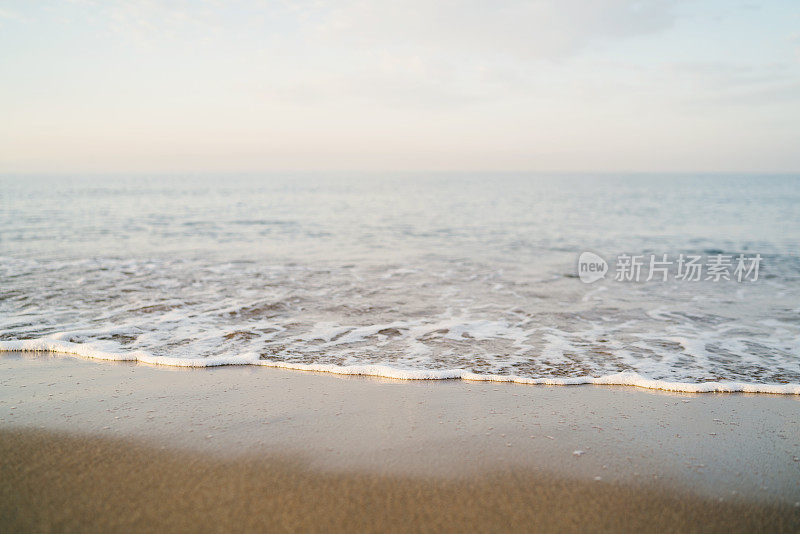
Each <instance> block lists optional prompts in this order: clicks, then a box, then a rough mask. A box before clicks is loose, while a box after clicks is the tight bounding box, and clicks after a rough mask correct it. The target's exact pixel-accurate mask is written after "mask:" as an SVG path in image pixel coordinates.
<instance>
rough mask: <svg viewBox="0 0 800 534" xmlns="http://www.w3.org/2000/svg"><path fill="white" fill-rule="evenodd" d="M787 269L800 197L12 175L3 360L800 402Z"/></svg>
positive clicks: (751, 190)
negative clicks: (16, 357)
mask: <svg viewBox="0 0 800 534" xmlns="http://www.w3.org/2000/svg"><path fill="white" fill-rule="evenodd" d="M799 250H800V176H701V175H697V176H689V175H680V176H671V175H658V176H655V175H644V176H639V175H622V176H620V175H557V176H548V175H511V174H488V173H485V174H440V175H436V174H430V175H425V174H414V175H411V174H407V175H322V174H319V175H314V174H297V175H289V174H284V175H280V174H272V175H263V176H256V175H249V176H239V175H235V176H228V175H216V176H208V175H204V176H148V177H141V176H139V177H132V176H91V177H87V176H47V177H44V176H38V177H26V176H3V177H0V349H3V350H19V349H26V350H57V351H61V352H68V353H73V354H78V355H82V356H87V357H94V358H104V359H118V360H139V361H142V362H149V363H158V364H165V365H180V366H201V367H202V366H210V365H223V364H250V365H268V366H284V367H291V368H297V369H312V370H324V371H330V372H340V373H347V374H372V375H382V376H388V377H395V378H409V379H412V378H418V379H422V378H465V379H492V380H511V381H516V382H528V383H554V384H571V383H613V384H630V385H638V386H643V387H654V388H663V389H672V390H681V391H753V392H771V393H794V394H798V393H800V255H799V254H798V251H799ZM584 251H591V252H593V253H595V254H598V255H599V256H601V257H603V258H604V259H605V260H607V261H608V263H609V272H608V273H607V275H606V277H605V278H604V279H601V280H599V281H596V282H594V283H591V284H587V283H583V282H582V281H581V280H580V279H579V278H578V276H577V261H578V257H579V255H580V254H581V253H582V252H584ZM623 253H624V254H629V255H641V256H643V257H644V258H645V263H646V261H647V258H649V256H650V255H651V254H654V255H657V256H658V257H659V258H660V257H661V256H662V255H663V254H667V255H668V258H669V259H672V260H675V259H677V257H678V256H679V255H680V254H684V255H687V256H688V255H698V256H701V258H702V260H701V261H703V262H706V261H709V259H710V258H713V257H715V256H717V255H719V254H722V255H731V256H734V257H735V256H738V255H739V254H743V255H745V256H747V257H753V256H755V254H759V255H760V257H761V263H760V265H759V273H758V279H757V280H752V279H750V280H744V281H741V282H740V281H737V280H736V279H735V277H734V279H733V280H724V279H723V280H719V281H714V280H705V273H703V274H704V276H703V279H701V280H699V281H686V280H680V279H676V278H675V275H676V274H677V271H676V268H677V266H676V265H672V266H670V271H669V272H668V276H667V278H668V279H667V280H666V281H662V280H661V279H660V277H656V279H653V280H650V281H645V280H644V279H645V277H646V275H645V276H642V279H641V280H640V281H639V282H635V281H618V280H615V279H614V278H615V263H616V258H617V257H618V256H619V255H620V254H623Z"/></svg>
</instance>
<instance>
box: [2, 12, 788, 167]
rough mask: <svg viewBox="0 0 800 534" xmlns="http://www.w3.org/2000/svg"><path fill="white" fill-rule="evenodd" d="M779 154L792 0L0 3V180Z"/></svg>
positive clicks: (783, 145)
mask: <svg viewBox="0 0 800 534" xmlns="http://www.w3.org/2000/svg"><path fill="white" fill-rule="evenodd" d="M799 146H800V2H797V1H796V0H786V1H779V0H775V1H765V2H737V1H687V2H666V1H658V0H655V1H653V0H640V1H626V0H585V1H579V0H560V1H558V0H554V1H543V0H538V1H530V2H520V1H515V0H507V1H497V2H478V1H474V0H472V1H462V2H458V1H441V2H432V1H430V0H408V1H402V0H401V1H395V2H364V1H351V0H343V1H339V2H328V1H325V0H320V1H316V0H303V1H298V2H288V1H286V2H283V1H278V2H268V1H244V0H240V1H232V2H223V1H221V0H220V1H215V0H207V1H197V0H194V1H189V0H186V1H163V2H158V1H155V0H151V1H148V0H128V1H114V0H106V1H91V0H72V1H61V2H56V1H32V0H28V1H4V0H0V172H59V171H63V172H104V171H120V172H150V171H159V172H164V171H166V172H170V171H176V172H179V171H275V170H337V171H338V170H531V171H734V172H736V171H756V172H761V171H778V172H780V171H798V170H800V149H798V147H799Z"/></svg>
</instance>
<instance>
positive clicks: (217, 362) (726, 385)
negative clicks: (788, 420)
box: [0, 334, 800, 395]
mask: <svg viewBox="0 0 800 534" xmlns="http://www.w3.org/2000/svg"><path fill="white" fill-rule="evenodd" d="M59 337H60V335H58V334H56V335H53V336H49V337H45V338H39V339H25V340H7V341H0V352H12V351H22V352H56V353H61V354H71V355H75V356H80V357H84V358H92V359H97V360H109V361H131V362H139V363H144V364H151V365H167V366H173V367H216V366H222V365H259V366H264V367H277V368H282V369H294V370H299V371H317V372H325V373H334V374H340V375H361V376H376V377H384V378H392V379H398V380H454V379H460V380H471V381H486V382H513V383H515V384H539V385H550V386H567V385H581V384H597V385H614V386H634V387H639V388H646V389H658V390H664V391H675V392H685V393H735V392H742V393H770V394H778V395H800V384H758V383H747V382H733V381H718V382H673V381H668V380H655V379H651V378H647V377H645V376H642V375H640V374H638V373H634V372H621V373H613V374H608V375H604V376H599V377H593V376H575V377H563V378H562V377H547V378H532V377H523V376H518V375H502V374H479V373H475V372H473V371H469V370H466V369H403V368H396V367H391V366H386V365H373V364H363V365H335V364H321V363H320V364H306V363H295V362H284V361H277V360H270V359H262V358H261V357H260V356H259V355H258V354H257V353H255V352H245V353H242V354H240V355H238V356H224V357H207V358H178V357H170V356H155V355H152V354H150V353H148V352H145V351H130V352H112V351H107V350H103V349H101V348H99V347H97V346H95V345H93V344H92V343H74V342H71V341H65V340H62V339H58V338H59Z"/></svg>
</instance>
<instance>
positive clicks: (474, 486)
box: [0, 354, 800, 532]
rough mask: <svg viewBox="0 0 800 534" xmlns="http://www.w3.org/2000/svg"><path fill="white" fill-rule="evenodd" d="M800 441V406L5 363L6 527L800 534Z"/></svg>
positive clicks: (1, 471)
mask: <svg viewBox="0 0 800 534" xmlns="http://www.w3.org/2000/svg"><path fill="white" fill-rule="evenodd" d="M799 429H800V402H799V400H798V399H797V398H795V397H786V396H770V395H737V394H727V395H717V394H708V395H684V394H672V393H670V394H665V393H662V392H652V391H644V390H636V389H632V388H613V387H597V386H585V387H538V386H520V385H513V384H487V383H465V382H402V381H382V380H376V379H369V378H352V377H346V378H345V377H337V376H333V375H325V374H316V373H302V372H292V371H282V370H276V369H261V368H258V369H253V368H242V367H231V368H222V369H215V370H184V369H169V368H156V367H149V366H142V365H129V364H109V363H107V362H93V361H85V360H79V359H75V358H70V357H60V356H53V355H35V356H34V355H22V354H7V355H4V356H3V357H0V530H2V531H8V532H12V531H43V530H57V531H75V530H77V531H100V530H102V531H108V530H112V529H113V530H123V531H128V530H134V529H136V530H161V529H164V528H166V529H171V530H207V531H214V530H229V529H234V530H256V529H267V528H271V529H277V530H290V531H291V530H325V531H332V530H347V531H352V530H437V531H441V530H460V531H463V530H465V529H467V528H470V529H477V530H481V531H493V530H509V529H514V530H562V529H566V530H600V531H608V530H634V529H646V530H656V529H658V530H665V531H678V530H681V531H684V530H698V531H699V530H702V531H709V530H716V531H722V530H725V531H745V530H748V531H749V530H753V529H758V530H770V531H797V530H800V507H798V506H797V504H796V503H798V502H800V462H798V456H799V455H800V431H799ZM576 451H583V452H582V453H581V454H575V452H576ZM597 478H599V480H597Z"/></svg>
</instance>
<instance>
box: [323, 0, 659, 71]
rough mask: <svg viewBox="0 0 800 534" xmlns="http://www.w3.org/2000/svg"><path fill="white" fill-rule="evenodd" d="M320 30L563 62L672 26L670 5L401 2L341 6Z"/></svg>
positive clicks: (361, 40) (399, 44)
mask: <svg viewBox="0 0 800 534" xmlns="http://www.w3.org/2000/svg"><path fill="white" fill-rule="evenodd" d="M325 10H326V12H327V16H325V17H324V20H323V21H322V23H321V24H320V26H319V31H320V32H321V33H322V34H323V35H326V36H327V37H329V38H330V39H332V40H335V41H339V42H343V43H350V44H352V45H356V46H361V47H374V48H383V49H385V48H409V47H410V48H421V49H424V50H426V51H427V52H428V53H447V54H456V55H473V54H488V55H497V54H501V55H508V56H513V57H517V58H524V59H535V58H563V57H567V56H571V55H574V54H576V53H578V52H579V51H581V50H583V49H585V48H587V47H589V46H591V45H593V44H595V43H598V42H602V41H607V40H615V39H624V38H627V37H631V36H635V35H643V34H649V33H654V32H658V31H661V30H663V29H665V28H668V27H669V26H670V25H671V24H672V22H673V18H674V17H673V14H672V12H671V9H670V4H669V3H668V2H665V1H663V0H638V1H632V0H595V1H585V0H558V1H553V0H533V1H520V0H498V1H495V2H483V1H479V0H463V1H441V2H431V1H429V0H401V1H398V2H368V1H361V0H354V1H349V2H347V1H345V2H335V3H332V4H330V5H328V6H327V7H326V8H325Z"/></svg>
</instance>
